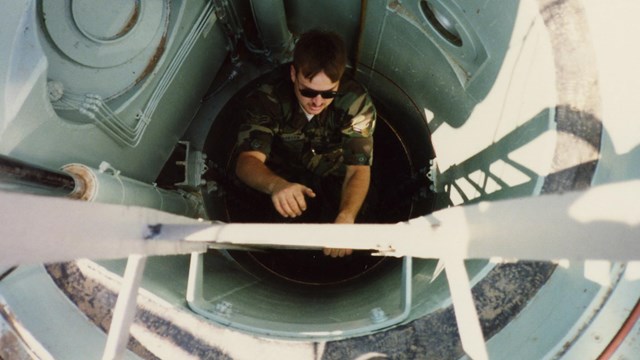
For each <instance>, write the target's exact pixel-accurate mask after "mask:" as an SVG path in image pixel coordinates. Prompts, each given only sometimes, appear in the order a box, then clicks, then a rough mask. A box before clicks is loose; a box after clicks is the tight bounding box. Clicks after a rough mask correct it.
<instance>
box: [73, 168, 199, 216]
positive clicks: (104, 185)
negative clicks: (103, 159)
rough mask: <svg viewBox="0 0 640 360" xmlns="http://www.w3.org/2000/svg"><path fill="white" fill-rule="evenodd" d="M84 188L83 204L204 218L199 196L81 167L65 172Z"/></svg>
mask: <svg viewBox="0 0 640 360" xmlns="http://www.w3.org/2000/svg"><path fill="white" fill-rule="evenodd" d="M62 169H63V170H64V171H65V172H68V173H69V174H72V175H73V176H74V178H77V179H78V180H79V182H82V183H83V184H84V186H85V190H84V191H83V192H82V194H78V197H79V198H80V199H82V200H86V201H92V202H102V203H109V204H120V205H134V206H144V207H149V208H153V209H158V210H162V211H166V212H170V213H174V214H180V215H185V216H189V217H201V216H203V212H204V210H203V207H202V202H201V201H200V199H198V197H197V196H192V195H189V194H187V193H183V192H179V191H169V190H164V189H160V188H158V187H155V186H153V185H150V184H146V183H143V182H140V181H137V180H134V179H130V178H127V177H125V176H121V175H120V174H118V173H112V172H113V171H109V172H107V171H100V170H96V169H93V168H90V167H88V166H86V165H82V164H68V165H65V166H64V167H63V168H62Z"/></svg>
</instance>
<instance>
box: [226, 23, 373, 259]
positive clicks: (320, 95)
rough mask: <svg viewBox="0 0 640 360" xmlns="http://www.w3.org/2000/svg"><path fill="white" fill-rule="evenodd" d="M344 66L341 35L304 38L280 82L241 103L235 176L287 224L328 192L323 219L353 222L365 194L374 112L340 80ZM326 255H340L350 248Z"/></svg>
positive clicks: (358, 89)
mask: <svg viewBox="0 0 640 360" xmlns="http://www.w3.org/2000/svg"><path fill="white" fill-rule="evenodd" d="M345 65H346V49H345V46H344V43H343V42H342V39H341V38H340V36H339V35H337V34H334V33H329V32H322V31H317V30H314V31H310V32H307V33H305V34H303V35H302V36H301V38H300V40H299V41H298V43H297V44H296V47H295V50H294V57H293V63H292V64H291V66H290V67H289V69H287V71H286V74H285V76H281V77H280V78H279V79H275V80H272V81H270V82H268V83H264V84H262V85H260V86H259V87H258V88H257V89H256V90H254V91H253V92H252V93H250V94H249V96H248V98H247V99H246V102H245V106H246V112H245V114H244V115H243V123H242V125H241V126H240V131H239V134H238V150H239V155H238V159H237V163H236V175H237V176H238V178H239V179H240V180H241V181H242V182H244V183H245V184H246V185H248V186H249V187H251V188H253V189H255V190H258V191H260V192H263V193H266V194H269V195H270V196H271V201H272V203H273V206H274V208H275V210H276V211H277V212H278V214H280V215H281V216H283V217H285V218H296V217H300V216H303V215H304V213H305V212H306V211H307V206H308V203H309V202H310V199H313V198H315V197H316V196H319V197H320V196H322V197H324V196H326V197H327V198H331V196H332V194H330V193H331V192H333V193H338V195H339V196H338V199H337V201H336V203H337V204H336V206H335V209H334V211H333V214H332V215H331V216H332V218H331V219H329V221H332V222H334V223H344V224H349V223H354V222H355V220H356V217H357V215H358V213H359V211H360V209H361V207H362V205H363V203H364V201H365V198H366V196H367V192H368V189H369V183H370V179H371V170H370V166H371V164H372V160H373V131H374V128H375V120H376V111H375V108H374V106H373V103H372V101H371V99H370V97H369V95H368V94H367V92H366V91H365V90H364V89H363V88H362V86H360V85H359V84H357V83H356V82H354V81H352V80H345V79H343V74H344V70H345ZM336 179H337V180H339V181H338V182H337V184H338V185H337V186H332V185H330V184H336ZM331 189H333V190H331ZM324 203H326V201H325V202H324ZM324 253H325V255H330V256H332V257H337V256H339V257H342V256H344V255H349V254H351V250H349V249H325V250H324Z"/></svg>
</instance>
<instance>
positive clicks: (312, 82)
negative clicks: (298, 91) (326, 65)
mask: <svg viewBox="0 0 640 360" xmlns="http://www.w3.org/2000/svg"><path fill="white" fill-rule="evenodd" d="M296 79H297V80H298V83H300V84H301V85H303V86H304V87H306V88H308V89H314V90H316V88H317V90H330V89H332V88H335V87H337V86H338V85H339V84H340V80H338V81H336V82H332V81H331V79H329V77H328V76H327V75H326V74H325V73H324V72H323V71H322V72H319V73H317V74H316V75H315V76H313V77H312V78H311V79H309V78H306V77H304V75H302V72H301V71H298V72H297V73H296Z"/></svg>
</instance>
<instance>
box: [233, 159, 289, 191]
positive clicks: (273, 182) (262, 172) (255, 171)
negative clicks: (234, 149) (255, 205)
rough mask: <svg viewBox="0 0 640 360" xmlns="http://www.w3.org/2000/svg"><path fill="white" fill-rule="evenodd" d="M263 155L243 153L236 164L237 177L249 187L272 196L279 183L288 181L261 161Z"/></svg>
mask: <svg viewBox="0 0 640 360" xmlns="http://www.w3.org/2000/svg"><path fill="white" fill-rule="evenodd" d="M261 155H262V154H261V153H258V154H255V153H254V152H252V153H251V154H247V153H241V154H240V155H239V156H238V162H237V164H236V175H237V176H238V178H240V180H242V181H243V182H244V183H245V184H247V185H248V186H250V187H252V188H254V189H256V190H258V191H261V192H263V193H266V194H269V195H271V194H272V193H273V191H274V189H275V188H276V186H277V185H278V183H282V182H286V180H285V179H283V178H281V177H280V176H278V175H276V174H275V173H273V172H272V171H271V170H270V169H269V168H268V167H267V166H266V165H265V164H264V159H260V156H261ZM265 157H266V156H265Z"/></svg>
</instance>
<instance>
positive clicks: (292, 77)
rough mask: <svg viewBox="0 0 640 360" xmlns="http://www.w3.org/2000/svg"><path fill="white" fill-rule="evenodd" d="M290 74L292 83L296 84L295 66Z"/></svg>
mask: <svg viewBox="0 0 640 360" xmlns="http://www.w3.org/2000/svg"><path fill="white" fill-rule="evenodd" d="M290 73H291V82H296V68H295V67H294V66H293V64H291V69H290Z"/></svg>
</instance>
